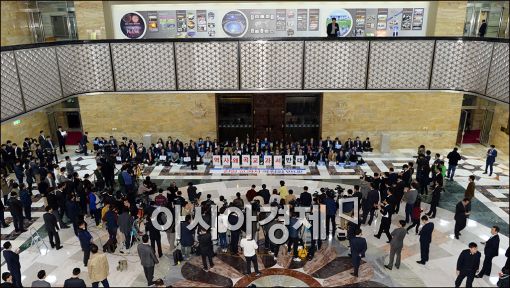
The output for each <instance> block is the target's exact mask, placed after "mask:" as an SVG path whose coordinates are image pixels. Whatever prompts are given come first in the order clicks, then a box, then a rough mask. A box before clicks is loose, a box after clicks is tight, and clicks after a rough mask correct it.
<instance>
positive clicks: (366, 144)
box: [363, 137, 374, 152]
mask: <svg viewBox="0 0 510 288" xmlns="http://www.w3.org/2000/svg"><path fill="white" fill-rule="evenodd" d="M373 150H374V149H373V148H372V145H371V144H370V138H368V137H367V139H365V141H363V151H365V152H372V151H373Z"/></svg>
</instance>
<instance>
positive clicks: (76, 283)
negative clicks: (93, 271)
mask: <svg viewBox="0 0 510 288" xmlns="http://www.w3.org/2000/svg"><path fill="white" fill-rule="evenodd" d="M80 273H81V270H80V268H74V269H73V276H72V277H71V278H69V279H66V281H64V287H87V284H85V281H83V279H80Z"/></svg>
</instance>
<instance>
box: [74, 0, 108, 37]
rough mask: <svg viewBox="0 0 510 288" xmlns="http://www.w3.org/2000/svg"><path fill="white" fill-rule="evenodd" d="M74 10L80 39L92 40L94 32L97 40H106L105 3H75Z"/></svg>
mask: <svg viewBox="0 0 510 288" xmlns="http://www.w3.org/2000/svg"><path fill="white" fill-rule="evenodd" d="M74 9H75V13H76V26H77V27H78V39H80V40H87V39H90V38H91V37H90V36H91V33H92V32H93V33H96V39H106V28H105V27H106V25H105V20H104V11H103V1H74ZM96 31H97V32H99V33H97V32H96Z"/></svg>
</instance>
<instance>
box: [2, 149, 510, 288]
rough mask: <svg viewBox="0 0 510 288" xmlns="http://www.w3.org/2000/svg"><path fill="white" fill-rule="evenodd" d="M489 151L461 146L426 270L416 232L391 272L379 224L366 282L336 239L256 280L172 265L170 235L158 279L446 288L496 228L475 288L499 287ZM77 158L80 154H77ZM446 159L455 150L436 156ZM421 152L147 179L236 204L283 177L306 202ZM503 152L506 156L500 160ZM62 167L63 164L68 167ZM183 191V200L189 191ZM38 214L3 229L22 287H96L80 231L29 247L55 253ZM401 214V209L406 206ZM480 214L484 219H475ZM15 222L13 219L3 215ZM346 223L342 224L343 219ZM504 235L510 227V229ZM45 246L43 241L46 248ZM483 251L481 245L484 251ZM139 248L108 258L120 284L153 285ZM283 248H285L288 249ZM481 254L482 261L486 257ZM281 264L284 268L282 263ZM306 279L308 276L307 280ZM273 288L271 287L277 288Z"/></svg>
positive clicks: (175, 172) (497, 197) (502, 220)
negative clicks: (122, 266) (488, 268)
mask: <svg viewBox="0 0 510 288" xmlns="http://www.w3.org/2000/svg"><path fill="white" fill-rule="evenodd" d="M484 149H485V148H483V147H479V146H475V145H472V146H467V145H466V147H465V148H463V150H462V155H463V160H462V161H461V163H460V166H459V167H458V169H457V173H456V176H455V178H454V180H455V181H454V182H448V183H447V186H446V189H445V190H446V191H445V193H444V194H443V195H442V198H441V203H440V208H439V209H438V213H437V217H436V218H435V219H433V220H432V222H433V223H434V224H435V231H434V234H433V243H432V245H431V255H430V261H429V262H428V263H427V264H426V265H425V266H422V265H419V264H417V263H416V261H417V260H419V243H418V236H416V235H414V233H410V234H408V235H407V236H406V239H405V241H404V243H405V246H404V250H403V254H402V264H401V267H400V269H399V270H395V269H394V270H391V271H389V270H387V269H385V268H384V266H383V265H384V264H386V263H387V261H388V252H389V246H388V244H386V239H385V236H382V237H381V239H377V238H375V237H373V234H374V233H375V232H376V231H377V229H378V227H379V221H378V219H377V220H376V221H375V222H374V223H372V226H362V230H363V236H364V237H365V238H366V239H367V242H368V251H367V257H366V258H364V261H365V262H364V263H363V265H362V272H361V273H360V276H361V277H359V279H353V277H350V274H349V272H351V266H350V262H349V259H348V258H346V257H347V253H348V248H347V243H346V242H345V241H338V240H337V239H330V240H327V241H326V242H325V243H324V245H323V249H322V250H321V251H319V252H318V253H319V254H317V255H316V257H315V258H314V260H312V261H308V262H306V263H304V262H302V263H300V264H299V265H297V264H296V263H292V261H290V258H289V257H290V256H288V255H284V254H283V253H281V254H280V255H279V256H278V258H277V260H276V261H274V260H272V257H270V256H269V255H267V254H266V253H265V250H263V249H262V250H261V251H260V253H259V255H258V258H259V262H260V264H259V267H260V268H261V269H262V268H264V269H263V270H262V275H261V276H260V277H255V276H254V275H253V274H252V275H250V276H243V270H242V269H243V268H242V267H243V265H244V264H243V259H242V257H237V256H236V257H234V256H229V255H227V254H223V253H218V255H217V256H216V257H214V259H213V261H214V262H215V264H217V265H216V266H215V268H213V269H211V271H210V272H204V271H203V270H201V269H200V267H201V265H200V264H201V260H200V259H199V257H196V256H195V257H193V258H192V259H191V260H190V261H188V262H185V263H181V264H180V265H177V266H174V265H173V259H172V255H171V251H170V249H169V248H170V246H169V243H168V240H167V238H166V236H165V234H164V233H163V235H162V244H163V250H164V254H165V255H164V256H163V257H162V258H161V259H160V264H158V265H157V266H156V269H155V278H162V279H164V281H165V283H166V284H168V285H173V286H175V287H193V286H209V287H214V286H238V287H240V286H246V285H249V284H251V283H253V284H256V285H258V286H261V285H262V286H265V285H267V283H272V284H274V285H281V286H317V283H318V284H319V285H321V286H344V285H348V286H350V287H384V286H388V287H444V286H453V282H454V280H455V263H456V261H457V257H458V255H459V253H460V252H461V251H462V250H463V249H466V248H467V244H468V243H469V242H472V241H474V242H477V243H479V242H481V241H485V240H487V239H488V237H489V234H490V229H489V228H488V227H490V226H491V225H493V223H497V224H498V225H500V226H502V225H504V226H505V227H502V233H501V235H500V237H501V244H500V251H499V256H498V257H495V258H494V260H493V268H492V275H491V277H484V278H482V279H475V282H474V285H475V286H476V287H491V286H495V283H496V282H497V271H499V270H500V269H501V267H502V266H503V265H504V263H505V260H506V258H505V257H504V253H505V251H506V248H507V247H508V246H509V239H508V217H509V215H508V213H509V210H508V197H509V195H508V193H509V191H508V190H509V186H508V185H509V180H508V176H509V170H508V169H509V168H508V167H509V166H510V165H509V163H508V156H505V155H502V157H498V161H497V164H496V165H495V167H496V169H495V174H494V175H493V176H492V177H488V176H486V175H485V174H482V173H481V172H483V171H482V170H481V169H482V168H483V167H482V166H483V165H484V159H483V158H481V157H480V155H484V154H483V151H484ZM70 151H72V150H71V149H70ZM433 152H434V153H435V152H438V153H441V154H442V155H446V154H447V152H449V151H448V150H444V151H433ZM414 153H415V149H401V150H397V151H393V152H392V153H390V154H380V153H371V154H370V155H364V159H365V161H366V162H367V165H364V166H361V167H352V168H351V167H309V168H308V170H307V174H306V175H285V176H283V175H222V174H218V173H211V172H209V171H208V168H207V167H204V166H202V167H200V169H199V170H198V172H195V171H193V172H191V171H189V169H187V168H186V167H180V166H172V167H163V166H156V167H148V168H146V169H145V171H144V174H145V175H149V176H151V178H152V179H153V180H154V181H155V182H156V183H157V184H158V185H159V186H161V187H163V188H166V187H167V186H168V185H169V183H170V182H172V181H175V182H176V183H177V184H178V186H180V187H183V188H184V186H185V185H186V183H187V182H189V181H191V182H193V183H195V184H196V185H197V188H198V191H201V192H203V194H211V195H212V198H213V200H215V201H217V200H218V198H219V196H220V195H223V196H225V197H226V198H227V199H232V198H233V197H234V195H235V193H236V192H241V194H244V193H245V191H247V190H248V189H249V187H250V186H251V185H252V184H255V185H257V189H259V187H260V185H261V184H262V183H265V184H266V185H267V186H268V189H270V190H271V189H272V188H273V187H278V186H279V185H278V182H279V181H280V180H281V179H285V181H286V184H287V186H288V188H289V189H293V190H294V191H295V194H297V195H299V193H300V192H301V191H302V187H304V186H308V187H309V189H310V191H316V190H318V189H320V188H321V187H330V188H334V187H335V186H336V185H339V184H340V185H342V186H344V187H345V188H349V187H351V186H352V185H355V184H358V183H359V173H360V171H366V172H367V173H369V174H371V173H375V172H384V171H387V170H388V169H389V167H395V169H396V170H397V171H398V170H399V169H400V168H401V165H403V163H406V162H408V161H412V160H413V156H412V155H414ZM500 154H502V153H500ZM71 156H72V159H73V165H74V166H75V168H76V170H78V173H79V174H80V175H81V176H83V175H84V174H85V173H89V174H91V172H92V171H93V169H95V160H94V157H92V156H88V157H82V156H80V155H71ZM62 165H64V163H61V166H62ZM471 174H474V175H476V177H477V190H476V194H475V197H476V200H477V201H476V202H474V203H473V212H474V213H473V215H472V217H471V218H470V219H469V220H468V223H467V227H466V229H465V230H464V231H463V233H462V236H461V238H460V239H459V240H456V239H454V237H453V225H454V221H453V213H452V211H453V208H454V205H455V203H456V202H457V201H459V199H460V198H461V197H462V195H463V189H464V187H465V186H466V185H467V177H468V176H469V175H471ZM184 194H185V193H184ZM34 199H35V200H36V201H34V203H33V207H32V210H33V212H32V215H33V217H34V219H35V221H32V223H26V225H28V224H29V229H30V230H29V231H28V232H25V233H22V234H16V233H13V228H12V225H11V226H10V227H8V228H5V229H2V230H1V234H2V235H1V236H2V241H1V242H2V244H3V243H4V242H5V241H6V240H9V241H11V243H12V244H13V246H14V247H21V250H22V252H21V255H20V256H21V257H20V259H21V267H22V275H23V276H22V278H23V279H22V281H23V284H24V286H29V285H30V283H31V282H32V281H33V280H35V277H36V273H37V271H38V270H40V269H45V270H46V272H47V274H48V275H49V276H48V278H47V280H48V281H49V282H50V283H52V285H53V286H54V287H55V286H56V287H58V286H62V285H63V281H64V280H65V279H67V278H69V277H70V276H71V271H72V269H73V268H74V267H79V268H81V269H82V275H81V276H82V278H83V279H84V280H85V282H86V283H87V284H88V285H90V281H89V279H88V275H87V269H86V267H84V266H83V263H82V260H81V259H82V252H81V250H80V247H79V242H78V239H77V238H76V236H75V235H74V233H73V231H72V229H63V230H61V231H60V237H61V240H62V243H63V246H64V249H61V250H59V251H56V250H53V249H50V250H48V249H46V248H45V247H44V246H41V247H38V245H31V240H32V237H31V235H33V233H34V232H35V231H38V232H39V233H40V234H41V237H42V238H43V239H44V241H45V242H46V245H48V246H49V244H48V241H47V237H46V236H45V233H44V232H43V230H44V229H41V228H42V225H43V223H42V214H43V212H42V211H43V209H42V208H43V202H42V199H40V198H38V197H37V196H36V198H34ZM423 206H424V210H425V211H427V208H428V204H426V203H425V204H424V205H423ZM401 210H403V209H401ZM477 214H478V215H477ZM5 216H6V218H7V221H9V217H10V213H9V212H5ZM403 216H404V215H403V211H401V212H400V214H399V215H395V216H394V217H393V224H392V229H393V228H395V224H396V223H398V220H400V219H402V218H403ZM87 221H88V222H89V224H90V225H89V230H90V231H91V233H92V235H93V236H94V239H95V240H94V241H95V242H96V243H97V244H99V246H100V247H101V246H102V244H104V243H105V241H106V239H107V232H106V230H105V229H104V228H99V227H96V226H95V224H93V221H91V220H90V219H87ZM337 223H339V221H337ZM505 228H506V230H505ZM39 244H40V243H39ZM479 247H480V248H483V246H482V245H479ZM135 250H136V249H134V248H133V249H132V251H131V253H125V254H121V253H120V252H119V251H118V250H117V251H116V253H114V254H108V261H109V264H110V274H109V277H108V279H109V282H110V284H111V285H112V286H116V287H120V286H134V287H144V286H146V281H145V277H144V274H143V270H142V267H141V266H140V264H139V258H138V256H137V255H136V251H135ZM282 250H283V249H281V251H282ZM482 257H483V256H482ZM119 260H127V262H128V269H127V270H126V271H122V272H119V271H117V270H116V267H117V263H118V261H119ZM1 261H2V266H1V269H2V271H5V270H6V268H7V267H6V266H5V262H4V260H3V258H2V259H1ZM275 262H276V263H275ZM303 274H304V275H306V276H303ZM274 285H273V286H274Z"/></svg>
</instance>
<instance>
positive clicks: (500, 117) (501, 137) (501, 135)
mask: <svg viewBox="0 0 510 288" xmlns="http://www.w3.org/2000/svg"><path fill="white" fill-rule="evenodd" d="M508 117H509V113H508V105H506V104H497V105H496V107H495V108H494V118H493V119H492V127H491V138H490V144H494V145H496V149H498V151H500V152H502V153H507V154H508V151H509V150H508V149H509V141H510V139H509V135H508V134H507V133H505V132H504V131H501V127H505V128H506V129H508V128H509V127H508Z"/></svg>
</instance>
